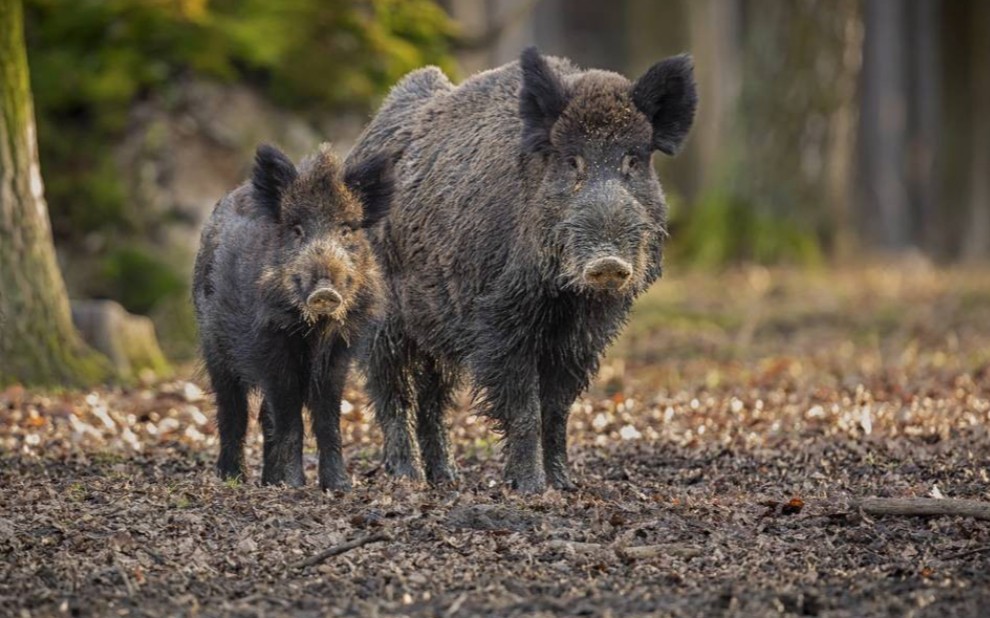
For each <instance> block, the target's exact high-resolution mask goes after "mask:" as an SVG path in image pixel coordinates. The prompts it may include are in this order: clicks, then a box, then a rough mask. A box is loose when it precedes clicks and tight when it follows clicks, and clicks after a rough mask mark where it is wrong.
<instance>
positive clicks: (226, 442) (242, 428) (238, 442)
mask: <svg viewBox="0 0 990 618" xmlns="http://www.w3.org/2000/svg"><path fill="white" fill-rule="evenodd" d="M207 371H208V372H209V374H210V383H211V384H212V385H213V390H214V391H215V392H216V398H217V429H218V430H219V432H220V457H219V458H218V459H217V472H218V473H219V474H220V478H223V479H243V478H244V436H245V434H246V433H247V426H248V402H247V389H245V388H244V385H243V384H242V383H241V381H240V380H238V379H237V377H236V376H234V375H232V374H231V373H229V372H227V371H225V370H223V369H220V368H219V367H217V366H216V364H214V363H207Z"/></svg>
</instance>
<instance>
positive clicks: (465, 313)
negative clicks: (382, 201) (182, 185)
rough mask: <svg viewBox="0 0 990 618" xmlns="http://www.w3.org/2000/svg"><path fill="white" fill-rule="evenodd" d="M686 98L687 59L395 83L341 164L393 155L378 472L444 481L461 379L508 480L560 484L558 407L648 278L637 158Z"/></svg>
mask: <svg viewBox="0 0 990 618" xmlns="http://www.w3.org/2000/svg"><path fill="white" fill-rule="evenodd" d="M696 103H697V97H696V93H695V88H694V82H693V77H692V68H691V63H690V61H689V60H688V59H687V58H686V57H676V58H670V59H667V60H665V61H662V62H659V63H657V64H656V65H655V66H654V67H652V68H651V69H650V70H649V71H647V72H646V74H644V75H643V76H641V77H640V78H639V79H638V80H636V81H635V82H630V81H629V80H628V79H626V78H625V77H623V76H621V75H618V74H615V73H610V72H607V71H598V70H589V71H583V70H580V69H578V68H577V67H575V66H573V65H572V64H571V63H570V62H568V61H566V60H561V59H555V58H544V57H542V56H540V55H539V53H538V52H537V51H536V50H535V49H530V50H527V51H526V52H524V53H523V55H522V57H521V59H520V62H513V63H510V64H507V65H505V66H502V67H498V68H496V69H492V70H491V71H485V72H483V73H479V74H477V75H474V76H472V77H471V78H469V79H468V80H466V81H465V82H464V83H463V84H461V85H459V86H456V87H455V86H454V85H453V84H451V83H450V82H449V81H448V80H447V79H446V78H445V77H444V76H443V74H442V73H440V72H439V71H438V70H437V69H435V68H427V69H422V70H420V71H416V72H414V73H412V74H410V75H409V76H407V77H406V78H405V79H403V80H402V81H401V82H400V83H399V84H398V85H397V86H396V87H395V88H394V89H393V91H392V93H390V95H389V97H388V98H387V99H386V100H385V102H384V103H383V105H382V109H381V110H380V111H379V113H378V114H377V115H376V116H375V118H374V120H373V121H372V123H371V124H370V125H369V127H368V128H367V129H366V130H365V133H364V134H363V135H362V137H361V138H360V140H359V142H358V145H357V146H356V147H355V149H354V151H353V152H352V153H351V154H350V155H349V159H348V160H350V161H361V160H364V159H365V158H366V157H369V156H375V155H379V154H381V153H391V154H392V155H393V156H394V157H395V158H396V160H397V163H396V173H397V186H396V200H395V207H394V209H393V212H392V214H391V215H390V216H389V220H388V222H387V223H386V224H385V225H384V226H383V227H382V228H381V229H380V230H378V231H377V232H376V234H375V235H374V238H373V239H374V242H375V248H376V250H377V252H378V254H379V256H380V259H381V263H382V268H383V271H384V273H385V276H386V278H387V282H388V291H389V300H390V311H389V314H388V316H386V318H385V320H383V322H382V323H381V324H380V325H378V326H377V328H376V332H375V335H374V336H373V337H372V338H370V339H369V341H370V343H371V349H370V355H369V358H368V388H369V391H370V394H371V397H372V400H373V402H374V405H375V411H376V415H377V418H378V420H379V422H380V423H381V425H382V428H383V432H384V434H385V465H386V468H387V469H388V470H389V471H390V472H392V473H393V474H397V475H406V476H412V477H418V476H420V475H421V474H422V472H421V471H420V466H421V463H423V464H425V468H426V475H427V478H429V479H430V480H433V481H442V480H447V479H451V478H454V477H455V471H454V468H453V465H452V462H451V461H450V454H449V448H448V446H447V435H446V430H445V428H444V426H443V415H444V410H445V408H447V407H449V405H450V402H451V392H452V390H453V389H454V388H455V387H456V385H457V384H458V383H459V380H460V378H461V376H464V375H466V376H470V377H471V378H472V382H473V385H474V388H475V392H476V394H477V401H478V405H479V407H480V410H481V412H483V413H484V414H487V415H488V416H490V417H491V418H493V419H494V420H495V421H496V423H497V426H498V427H499V428H500V429H503V430H504V431H505V433H506V450H507V458H506V459H507V461H506V478H507V479H508V480H509V481H511V483H512V484H513V485H514V486H515V487H517V488H519V489H520V490H523V491H541V490H542V489H543V488H544V487H545V486H546V484H547V481H549V482H550V483H551V484H552V485H554V486H555V487H559V488H570V487H573V484H572V482H571V481H570V478H569V475H568V469H567V468H568V467H567V450H566V427H567V414H568V410H569V407H570V405H571V403H572V402H573V401H574V399H575V397H577V395H578V394H579V393H580V392H581V390H582V389H583V388H585V386H586V385H587V384H588V381H589V380H590V378H591V376H593V375H594V373H595V372H596V370H597V367H598V359H599V357H600V355H601V353H602V352H603V350H604V349H605V347H606V346H607V345H608V343H609V342H610V341H611V340H612V339H613V338H614V337H615V335H616V334H617V333H618V332H619V329H620V328H621V327H622V325H623V323H624V322H625V319H626V316H627V315H628V312H629V309H630V307H631V306H632V302H633V299H634V298H635V297H636V296H637V295H638V294H639V293H641V292H642V291H643V290H645V289H646V288H647V287H648V286H649V285H650V284H651V283H653V281H655V280H656V279H657V278H658V277H659V276H660V273H661V266H660V265H661V254H662V249H663V241H664V238H665V237H666V229H665V221H666V204H665V202H664V197H663V192H662V191H661V188H660V183H659V182H658V181H657V177H656V174H655V173H654V171H653V167H652V165H650V157H651V155H652V152H653V151H654V150H660V151H662V152H665V153H668V154H672V153H673V152H675V151H676V149H677V148H678V147H679V146H680V144H681V142H682V141H683V140H684V138H685V137H686V134H687V131H688V129H689V128H690V126H691V122H692V119H693V116H694V110H695V106H696ZM414 428H415V430H414ZM417 442H418V445H417Z"/></svg>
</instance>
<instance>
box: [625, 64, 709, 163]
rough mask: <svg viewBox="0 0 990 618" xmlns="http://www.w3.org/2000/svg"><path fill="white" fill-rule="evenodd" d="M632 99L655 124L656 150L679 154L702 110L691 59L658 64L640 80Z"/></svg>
mask: <svg viewBox="0 0 990 618" xmlns="http://www.w3.org/2000/svg"><path fill="white" fill-rule="evenodd" d="M632 99H633V103H635V105H636V107H637V108H639V111H641V112H643V113H644V114H645V115H646V117H647V118H649V119H650V122H651V123H652V124H653V148H654V149H656V150H659V151H660V152H662V153H664V154H668V155H673V154H676V153H677V151H678V150H679V149H680V147H681V144H682V143H683V142H684V138H685V137H687V134H688V131H689V130H690V129H691V123H693V122H694V110H695V108H697V107H698V90H697V88H696V87H695V84H694V63H693V62H692V61H691V56H689V55H687V54H681V55H680V56H674V57H672V58H667V59H666V60H661V61H660V62H658V63H656V64H654V65H653V66H652V67H650V69H649V70H648V71H647V72H646V73H644V74H643V76H642V77H640V78H639V79H638V80H636V83H635V84H634V85H633V90H632Z"/></svg>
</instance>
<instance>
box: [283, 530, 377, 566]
mask: <svg viewBox="0 0 990 618" xmlns="http://www.w3.org/2000/svg"><path fill="white" fill-rule="evenodd" d="M390 540H392V536H391V535H389V534H388V533H387V532H376V533H374V534H369V535H367V536H362V537H358V538H356V539H354V540H352V541H347V542H346V543H341V544H340V545H335V546H334V547H331V548H330V549H326V550H324V551H321V552H320V553H318V554H316V555H315V556H310V557H309V558H306V559H305V560H302V561H300V562H297V563H295V564H293V565H292V568H293V569H304V568H306V567H309V566H313V565H314V564H319V563H321V562H323V561H324V560H327V559H328V558H333V557H334V556H339V555H340V554H343V553H345V552H349V551H351V550H352V549H357V548H358V547H361V546H363V545H367V544H369V543H378V542H379V541H390Z"/></svg>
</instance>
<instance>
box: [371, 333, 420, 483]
mask: <svg viewBox="0 0 990 618" xmlns="http://www.w3.org/2000/svg"><path fill="white" fill-rule="evenodd" d="M414 356H415V345H414V344H413V343H412V342H411V341H410V340H409V339H408V337H406V336H405V334H404V333H403V332H402V327H401V325H400V324H398V323H397V321H395V320H388V321H386V322H385V323H384V324H382V325H381V326H379V327H378V330H377V331H376V332H375V334H374V336H373V338H372V341H371V347H370V350H369V353H368V361H367V374H368V394H369V395H370V397H371V402H372V405H373V406H374V409H375V419H376V420H377V421H378V425H379V426H380V427H381V429H382V435H383V437H384V439H385V445H384V456H383V459H384V464H385V471H386V472H388V473H389V474H391V475H392V476H397V477H407V478H411V479H414V480H422V478H423V473H422V472H421V468H420V465H419V453H418V452H417V451H418V448H417V446H416V439H415V437H414V436H413V429H412V420H413V419H412V418H411V412H412V402H413V400H414V399H413V398H414V396H415V392H414V389H413V381H412V375H413V364H412V360H413V358H414Z"/></svg>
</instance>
